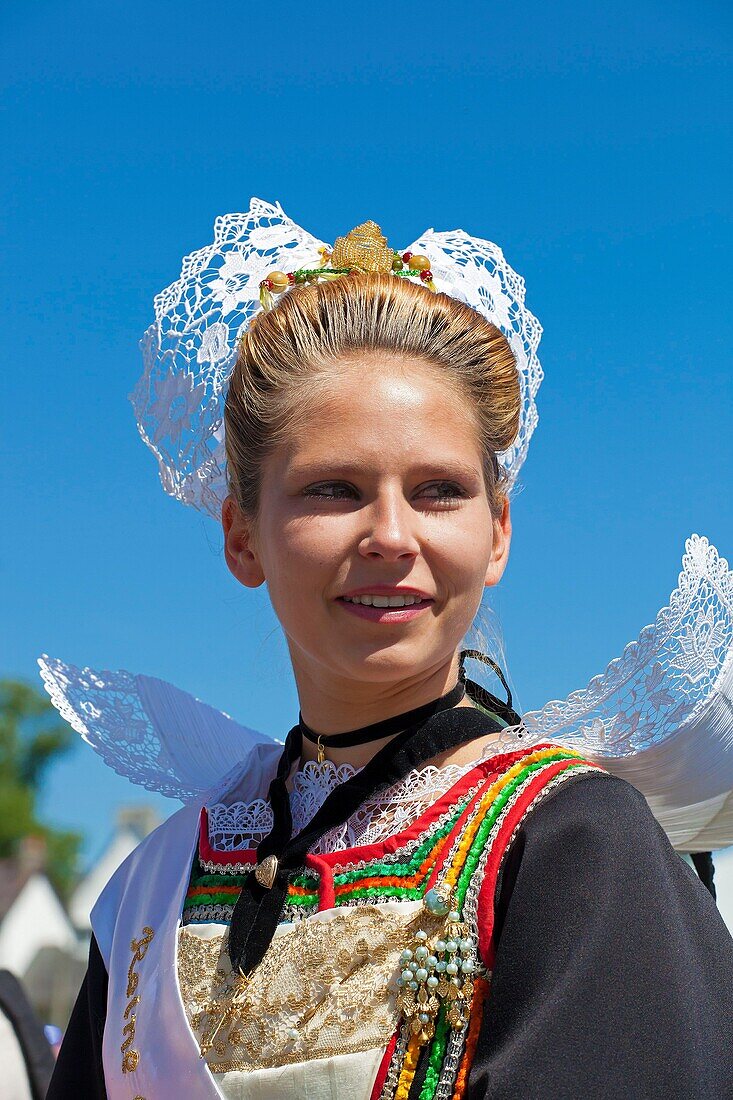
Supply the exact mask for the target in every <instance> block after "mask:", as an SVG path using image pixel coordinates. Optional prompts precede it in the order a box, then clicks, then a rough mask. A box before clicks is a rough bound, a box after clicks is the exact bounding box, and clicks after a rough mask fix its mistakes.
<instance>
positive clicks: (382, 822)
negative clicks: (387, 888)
mask: <svg viewBox="0 0 733 1100" xmlns="http://www.w3.org/2000/svg"><path fill="white" fill-rule="evenodd" d="M512 728H513V729H514V731H515V732H517V733H520V734H521V732H522V731H521V727H512ZM501 740H502V750H501V751H503V752H507V751H510V750H509V749H508V748H507V747H506V746H508V745H510V744H512V743H513V742H512V739H511V734H510V733H509V731H507V730H503V731H502V735H501ZM528 744H531V741H530V738H529V737H527V736H526V734H525V735H524V736H523V737H522V738H520V741H519V742H518V743H517V744H515V746H514V747H515V748H516V747H517V745H519V746H520V747H522V748H524V747H526V746H527V745H528ZM495 752H496V746H495V744H493V743H492V744H490V745H489V746H488V747H487V749H486V751H485V752H484V754H483V756H481V757H479V758H478V759H476V760H472V761H471V762H470V763H468V764H449V765H447V766H446V767H444V768H436V767H434V766H432V765H428V766H427V767H425V768H421V769H416V770H415V771H413V772H411V773H410V774H409V775H408V776H406V777H405V778H404V779H402V780H400V782H399V783H396V784H395V785H394V786H392V787H390V788H389V789H388V790H386V791H383V792H381V793H380V794H379V795H377V796H376V797H374V798H369V799H367V800H366V801H365V802H364V803H363V804H362V805H361V806H360V807H359V809H358V810H356V812H355V813H354V814H352V816H351V817H350V818H349V819H348V821H346V822H345V823H344V824H343V825H340V826H338V827H337V828H335V829H332V830H330V832H328V833H325V834H324V835H323V836H322V837H321V839H320V840H319V841H318V843H317V844H315V845H314V846H313V848H312V851H313V852H314V853H315V854H318V853H326V852H337V851H339V850H340V849H342V848H353V847H357V846H360V847H361V846H364V845H367V844H375V843H377V842H378V841H380V840H383V839H384V838H385V837H387V836H390V835H394V834H395V833H399V832H401V831H402V830H403V829H405V828H407V827H408V826H409V825H410V824H411V823H412V822H413V821H414V820H415V818H416V817H419V816H420V814H422V813H423V812H424V811H425V810H427V809H428V807H429V806H431V805H432V804H433V803H434V802H435V801H436V800H437V799H438V798H440V796H441V795H443V794H445V792H446V791H447V790H448V789H449V788H450V787H452V786H453V784H454V783H457V782H458V780H459V779H461V778H462V777H463V776H464V775H465V774H466V773H467V772H468V771H470V770H471V768H475V767H476V764H478V763H479V762H480V761H481V760H482V759H486V758H488V757H489V756H491V755H492V754H493V753H495ZM356 771H357V769H355V768H353V767H352V766H351V765H350V764H342V765H340V766H338V767H336V765H334V764H333V763H332V762H331V761H328V760H326V761H324V762H323V764H317V763H316V762H315V761H310V760H309V761H308V762H307V763H306V764H305V765H304V767H303V768H302V769H301V770H300V771H299V772H297V773H296V775H295V778H294V781H293V788H292V791H291V795H290V805H291V811H292V815H293V833H294V834H295V833H298V832H300V830H301V829H303V828H305V826H306V825H307V824H308V823H309V822H310V821H312V819H313V818H314V817H315V815H316V813H317V812H318V810H319V809H320V808H321V806H322V805H323V803H324V801H325V799H326V798H327V797H328V795H329V794H330V793H331V791H333V790H334V789H335V788H336V787H337V786H339V785H340V784H341V783H344V782H346V780H347V779H350V778H351V777H352V776H353V775H356ZM207 812H208V815H209V843H210V844H211V846H212V848H214V849H215V850H217V851H220V852H233V851H242V850H247V849H250V848H256V847H257V845H258V844H259V842H260V840H262V838H263V837H265V836H267V834H268V833H269V832H270V829H271V828H272V810H271V809H270V806H269V805H268V803H267V802H266V801H265V800H264V799H257V800H255V801H254V802H236V801H235V802H232V803H229V804H227V803H225V802H219V803H216V804H215V805H212V806H208V807H207Z"/></svg>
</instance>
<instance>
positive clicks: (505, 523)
mask: <svg viewBox="0 0 733 1100" xmlns="http://www.w3.org/2000/svg"><path fill="white" fill-rule="evenodd" d="M492 526H493V535H494V542H493V546H492V548H491V557H490V558H489V565H488V568H487V570H486V579H485V581H484V585H485V586H486V587H487V588H490V587H492V585H495V584H498V583H499V581H500V580H501V578H502V575H503V573H504V570H505V569H506V563H507V562H508V560H509V546H510V543H511V541H512V517H511V512H510V509H509V500H508V498H507V497H505V498H504V504H503V506H502V509H501V515H500V516H498V517H496V518H495V519H494V520H493V524H492Z"/></svg>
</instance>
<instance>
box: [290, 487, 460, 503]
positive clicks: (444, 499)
mask: <svg viewBox="0 0 733 1100" xmlns="http://www.w3.org/2000/svg"><path fill="white" fill-rule="evenodd" d="M328 488H331V489H333V488H336V489H342V490H343V489H347V490H349V491H350V492H352V493H354V494H356V493H357V490H356V489H354V487H353V486H352V485H346V484H344V483H343V482H338V481H323V482H320V483H319V484H318V485H309V486H308V488H307V489H304V490H303V496H306V497H315V498H316V499H317V500H349V499H350V498H349V497H348V496H336V495H334V496H329V495H328V494H327V493H323V492H319V490H322V489H328ZM432 488H448V489H450V490H451V492H450V493H447V494H445V495H443V496H434V497H428V498H427V499H428V500H432V501H434V502H435V503H436V504H438V505H440V504H441V503H446V504H450V503H452V502H453V501H455V500H460V499H463V498H465V496H466V492H465V490H463V489H462V488H461V487H460V485H456V483H455V482H454V481H434V482H431V483H430V484H429V485H426V486H424V487H423V491H424V490H425V489H432Z"/></svg>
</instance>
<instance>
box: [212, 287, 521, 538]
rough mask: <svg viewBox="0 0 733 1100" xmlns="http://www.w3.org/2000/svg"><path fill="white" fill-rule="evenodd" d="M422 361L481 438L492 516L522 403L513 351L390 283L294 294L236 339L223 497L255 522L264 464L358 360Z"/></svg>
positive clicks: (474, 319)
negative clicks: (458, 396) (445, 383)
mask: <svg viewBox="0 0 733 1100" xmlns="http://www.w3.org/2000/svg"><path fill="white" fill-rule="evenodd" d="M360 352H361V353H363V352H374V353H383V354H386V355H390V356H393V357H398V358H400V359H419V360H422V361H423V362H424V363H425V364H426V365H428V366H429V367H431V368H433V369H437V370H438V371H439V372H440V374H441V376H442V377H444V378H445V379H450V380H452V381H453V382H454V383H455V385H456V388H457V389H458V391H459V392H461V393H462V394H463V395H464V396H465V397H466V398H467V399H468V401H469V403H470V405H471V406H472V408H473V410H474V412H475V414H476V421H477V424H478V428H479V435H480V441H481V446H482V450H483V454H484V474H485V480H486V488H487V493H488V497H489V503H490V506H491V511H492V514H493V515H498V514H499V512H500V511H501V506H502V504H503V500H504V496H505V493H504V491H503V482H504V471H503V470H502V469H501V467H500V466H499V463H498V462H497V459H496V454H497V452H498V451H503V450H505V449H506V448H507V447H509V446H510V445H511V444H512V442H513V441H514V439H515V437H516V434H517V431H518V430H519V414H520V408H521V394H520V388H519V377H518V374H517V369H516V364H515V361H514V356H513V355H512V351H511V348H510V346H509V342H508V341H507V339H506V337H505V336H504V335H503V334H502V333H501V332H500V331H499V329H498V328H497V327H496V326H495V325H493V324H491V323H490V322H489V321H487V320H486V318H484V317H482V316H481V315H480V314H479V313H477V312H476V311H475V310H473V309H471V308H470V306H467V305H464V304H463V303H462V302H458V301H456V300H455V299H454V298H450V297H448V295H446V294H435V293H433V292H432V291H430V290H428V289H427V288H426V287H423V286H420V285H418V284H415V283H411V282H410V281H409V280H408V279H401V278H399V277H397V276H394V275H351V276H346V277H344V278H340V279H336V280H333V281H330V282H323V283H316V284H311V285H309V286H303V287H296V288H294V289H293V290H290V291H288V292H287V293H286V294H283V296H282V297H281V298H280V300H279V301H278V302H277V304H276V305H275V306H274V308H273V309H272V310H270V312H268V313H264V314H260V315H259V316H258V319H257V322H256V324H255V325H253V326H252V327H251V328H250V330H249V331H248V332H247V333H246V334H245V336H244V337H243V338H242V341H241V344H240V351H239V356H238V358H237V363H236V365H235V367H234V371H233V373H232V376H231V379H230V382H229V392H228V394H227V399H226V406H225V412H224V422H225V440H226V453H227V470H228V478H229V489H230V492H231V493H232V495H233V496H234V498H235V500H236V501H237V503H238V504H239V506H240V508H241V509H242V511H243V512H244V513H245V515H248V516H249V517H251V518H252V519H256V517H257V514H258V508H259V494H260V482H261V470H262V465H263V462H264V460H265V459H266V458H267V456H268V455H269V454H271V453H272V451H273V450H274V449H275V448H276V447H277V446H278V444H279V443H280V442H281V441H282V440H283V439H284V438H286V437H287V432H288V428H289V427H290V426H291V425H292V424H293V423H294V420H295V418H296V417H298V418H299V419H302V417H303V411H304V405H305V406H306V407H307V401H308V400H309V399H312V398H314V397H317V394H318V392H319V391H320V392H323V391H322V386H323V385H324V384H327V382H328V378H329V376H330V375H332V374H333V371H334V369H335V368H336V367H337V364H338V362H339V360H341V361H343V360H345V359H349V358H350V357H352V356H353V355H354V353H360Z"/></svg>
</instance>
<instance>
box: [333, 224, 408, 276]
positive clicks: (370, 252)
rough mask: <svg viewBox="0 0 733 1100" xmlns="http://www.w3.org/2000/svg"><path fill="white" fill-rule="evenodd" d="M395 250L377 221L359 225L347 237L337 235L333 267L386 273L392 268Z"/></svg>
mask: <svg viewBox="0 0 733 1100" xmlns="http://www.w3.org/2000/svg"><path fill="white" fill-rule="evenodd" d="M393 260H394V252H393V251H392V249H391V248H389V247H388V245H387V238H386V237H384V236H383V235H382V230H381V229H380V228H379V226H378V225H377V223H376V222H364V224H363V225H357V227H356V228H355V229H352V230H351V232H350V233H347V235H346V236H345V237H337V238H336V243H335V244H334V246H333V252H332V253H331V264H332V265H333V267H348V268H351V270H352V271H364V272H367V271H374V272H379V274H380V275H386V274H387V273H388V272H390V271H391V270H392V262H393Z"/></svg>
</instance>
